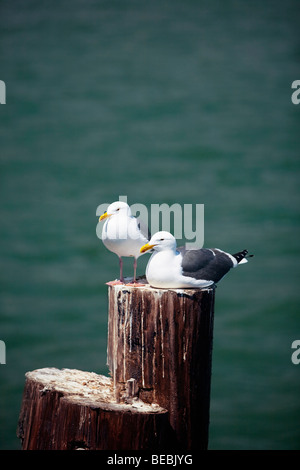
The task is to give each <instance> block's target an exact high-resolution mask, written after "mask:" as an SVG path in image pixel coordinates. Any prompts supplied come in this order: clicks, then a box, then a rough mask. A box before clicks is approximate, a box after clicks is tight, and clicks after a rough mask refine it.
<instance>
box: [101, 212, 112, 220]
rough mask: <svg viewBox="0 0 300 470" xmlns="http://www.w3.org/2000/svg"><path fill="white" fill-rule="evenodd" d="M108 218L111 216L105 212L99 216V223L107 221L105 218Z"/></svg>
mask: <svg viewBox="0 0 300 470" xmlns="http://www.w3.org/2000/svg"><path fill="white" fill-rule="evenodd" d="M110 216H111V214H108V213H107V212H104V214H102V215H100V217H99V222H100V220H104V219H107V217H110Z"/></svg>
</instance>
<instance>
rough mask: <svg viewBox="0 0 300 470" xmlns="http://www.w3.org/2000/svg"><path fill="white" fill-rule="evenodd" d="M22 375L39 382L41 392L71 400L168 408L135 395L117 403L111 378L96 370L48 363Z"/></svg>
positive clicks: (122, 407)
mask: <svg viewBox="0 0 300 470" xmlns="http://www.w3.org/2000/svg"><path fill="white" fill-rule="evenodd" d="M25 376H26V379H27V381H30V382H35V383H36V384H39V386H40V390H39V391H40V393H41V395H43V394H46V393H47V392H56V393H59V394H61V395H62V396H63V398H64V399H66V400H68V401H70V402H72V403H74V404H78V405H83V406H89V407H91V408H101V409H103V410H108V411H113V410H115V411H123V412H124V411H125V412H126V411H128V412H131V413H135V412H136V413H154V414H156V413H166V412H167V410H165V409H164V408H162V407H160V406H159V405H158V404H156V403H152V404H148V403H144V402H143V401H142V400H139V399H137V398H136V399H133V401H132V402H131V403H117V401H116V400H115V393H114V389H113V383H112V379H111V378H110V377H106V376H104V375H99V374H96V373H95V372H86V371H81V370H77V369H56V368H53V367H48V368H43V369H36V370H33V371H30V372H27V373H26V374H25Z"/></svg>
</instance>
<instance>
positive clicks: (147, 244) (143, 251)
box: [140, 243, 155, 253]
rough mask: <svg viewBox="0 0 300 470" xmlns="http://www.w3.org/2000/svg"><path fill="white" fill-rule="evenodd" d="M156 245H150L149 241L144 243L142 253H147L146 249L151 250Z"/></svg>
mask: <svg viewBox="0 0 300 470" xmlns="http://www.w3.org/2000/svg"><path fill="white" fill-rule="evenodd" d="M154 246H155V245H149V243H146V245H143V246H142V248H141V249H140V252H141V253H145V251H148V250H151V248H153V247H154Z"/></svg>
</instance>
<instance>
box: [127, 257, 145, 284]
mask: <svg viewBox="0 0 300 470" xmlns="http://www.w3.org/2000/svg"><path fill="white" fill-rule="evenodd" d="M136 267H137V260H136V258H134V262H133V281H132V282H128V284H126V285H127V286H132V287H141V286H143V285H144V284H143V283H142V282H137V280H136Z"/></svg>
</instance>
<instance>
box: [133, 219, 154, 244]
mask: <svg viewBox="0 0 300 470" xmlns="http://www.w3.org/2000/svg"><path fill="white" fill-rule="evenodd" d="M136 220H137V224H138V228H139V230H140V231H141V234H142V235H143V236H144V237H145V238H147V240H148V241H149V240H150V238H151V233H150V231H149V228H148V225H146V224H145V223H144V222H143V221H142V220H141V219H139V218H137V219H136Z"/></svg>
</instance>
